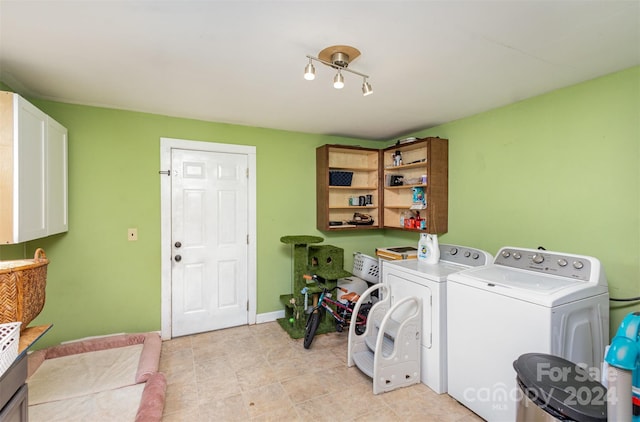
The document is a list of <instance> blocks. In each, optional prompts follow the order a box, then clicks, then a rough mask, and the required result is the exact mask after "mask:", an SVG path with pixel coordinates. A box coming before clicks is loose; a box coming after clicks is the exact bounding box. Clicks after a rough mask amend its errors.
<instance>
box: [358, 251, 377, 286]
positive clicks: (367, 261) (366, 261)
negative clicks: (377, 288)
mask: <svg viewBox="0 0 640 422" xmlns="http://www.w3.org/2000/svg"><path fill="white" fill-rule="evenodd" d="M353 275H354V276H356V277H360V278H361V279H363V280H364V281H368V282H369V283H374V284H375V283H379V282H380V275H379V269H378V260H377V259H376V258H373V257H371V256H369V255H365V254H363V253H360V252H356V253H354V254H353Z"/></svg>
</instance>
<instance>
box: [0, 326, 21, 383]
mask: <svg viewBox="0 0 640 422" xmlns="http://www.w3.org/2000/svg"><path fill="white" fill-rule="evenodd" d="M19 343H20V323H19V322H10V323H8V324H0V376H2V374H4V373H5V372H6V370H7V369H9V367H10V366H11V365H12V364H13V362H14V361H15V360H16V358H17V357H18V349H19V347H18V346H19Z"/></svg>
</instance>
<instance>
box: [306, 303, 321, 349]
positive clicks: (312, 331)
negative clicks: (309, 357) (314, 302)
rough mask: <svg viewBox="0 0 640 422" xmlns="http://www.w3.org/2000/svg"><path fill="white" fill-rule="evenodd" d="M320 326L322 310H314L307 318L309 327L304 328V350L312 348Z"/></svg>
mask: <svg viewBox="0 0 640 422" xmlns="http://www.w3.org/2000/svg"><path fill="white" fill-rule="evenodd" d="M319 325H320V309H314V310H313V312H311V313H310V314H309V318H307V325H306V326H305V328H304V348H305V349H308V348H309V347H311V342H312V341H313V337H314V336H315V335H316V331H317V330H318V326H319Z"/></svg>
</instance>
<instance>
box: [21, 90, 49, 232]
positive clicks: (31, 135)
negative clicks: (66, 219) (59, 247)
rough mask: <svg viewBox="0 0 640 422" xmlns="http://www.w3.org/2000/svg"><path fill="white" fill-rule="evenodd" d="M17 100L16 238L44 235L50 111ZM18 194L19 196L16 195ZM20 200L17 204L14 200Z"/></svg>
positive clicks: (45, 230) (22, 100) (45, 226)
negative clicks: (44, 111) (47, 140)
mask: <svg viewBox="0 0 640 422" xmlns="http://www.w3.org/2000/svg"><path fill="white" fill-rule="evenodd" d="M16 98H18V100H17V119H18V124H17V133H15V134H14V136H15V137H16V138H15V139H17V140H18V142H17V143H16V144H14V146H15V147H16V148H17V152H18V153H17V161H15V165H17V167H18V168H17V173H15V172H14V174H17V176H18V177H17V178H15V179H14V181H13V182H14V201H17V202H14V209H13V212H14V227H15V226H16V220H17V239H16V242H18V243H19V242H26V241H27V240H32V239H37V238H40V237H45V236H46V235H47V216H46V191H45V186H46V185H45V184H46V179H45V177H46V134H47V115H46V114H44V113H43V112H42V111H40V110H38V109H37V108H36V107H35V106H33V105H32V104H31V103H29V102H27V101H26V100H24V99H23V98H22V97H19V96H16ZM16 196H17V198H16ZM16 203H17V208H16V206H15V204H16Z"/></svg>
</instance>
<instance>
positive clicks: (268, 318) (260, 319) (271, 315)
mask: <svg viewBox="0 0 640 422" xmlns="http://www.w3.org/2000/svg"><path fill="white" fill-rule="evenodd" d="M278 318H284V309H283V310H281V311H273V312H267V313H265V314H257V315H256V324H262V323H265V322H272V321H275V320H276V319H278Z"/></svg>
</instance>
